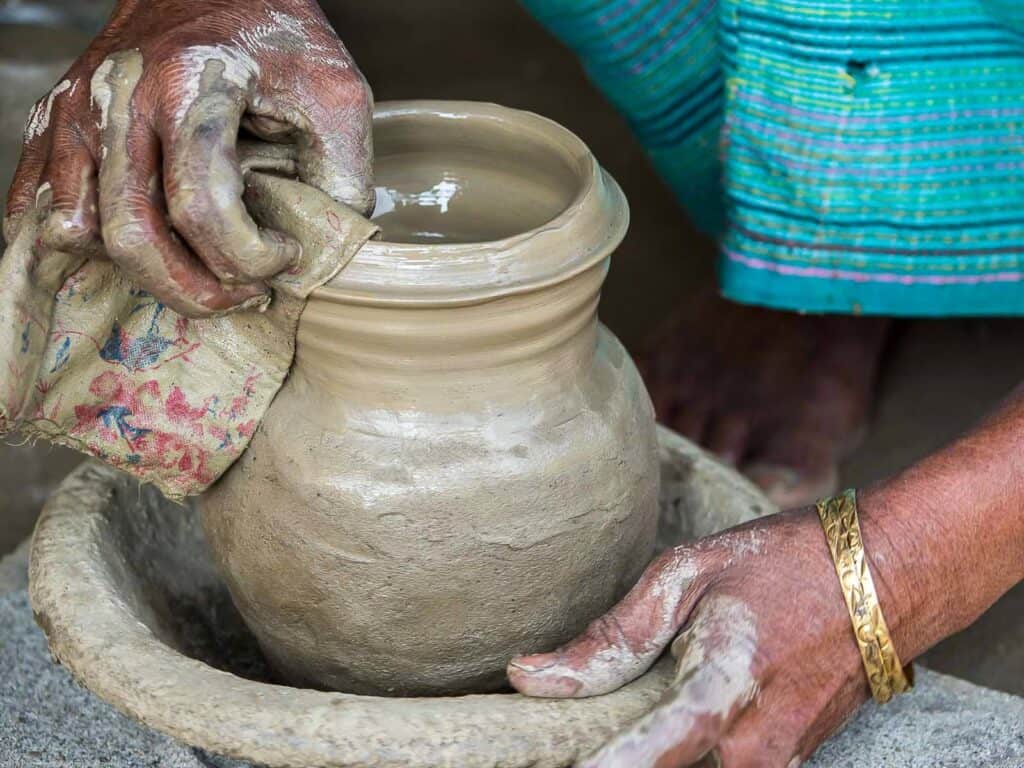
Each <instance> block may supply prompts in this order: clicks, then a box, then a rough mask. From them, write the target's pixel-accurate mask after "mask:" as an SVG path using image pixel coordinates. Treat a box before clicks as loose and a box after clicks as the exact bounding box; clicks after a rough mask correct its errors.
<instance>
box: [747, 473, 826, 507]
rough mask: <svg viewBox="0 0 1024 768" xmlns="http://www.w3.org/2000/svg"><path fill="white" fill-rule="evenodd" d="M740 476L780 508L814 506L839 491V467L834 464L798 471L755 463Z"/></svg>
mask: <svg viewBox="0 0 1024 768" xmlns="http://www.w3.org/2000/svg"><path fill="white" fill-rule="evenodd" d="M743 474H744V475H746V476H747V478H748V479H749V480H751V481H752V482H753V483H754V484H756V485H757V486H758V487H759V488H760V489H761V490H762V491H764V494H765V496H767V497H768V498H769V499H771V500H772V501H773V502H775V504H777V505H778V506H779V508H781V509H793V508H794V507H805V506H807V505H808V504H813V503H814V502H815V501H817V500H818V499H822V498H825V497H826V496H831V495H832V494H834V493H835V492H836V491H837V490H839V468H838V467H837V466H836V464H835V463H832V464H829V465H827V466H822V467H818V468H816V469H808V468H802V469H797V468H794V467H788V466H785V465H784V464H775V463H770V462H754V463H751V464H748V465H746V466H745V467H743Z"/></svg>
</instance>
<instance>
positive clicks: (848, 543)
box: [817, 490, 914, 704]
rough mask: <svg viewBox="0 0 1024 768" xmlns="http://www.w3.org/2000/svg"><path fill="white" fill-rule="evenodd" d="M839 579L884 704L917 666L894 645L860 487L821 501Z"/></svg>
mask: <svg viewBox="0 0 1024 768" xmlns="http://www.w3.org/2000/svg"><path fill="white" fill-rule="evenodd" d="M817 507H818V517H820V518H821V524H822V526H823V527H824V529H825V538H826V539H827V540H828V548H829V551H831V552H832V560H833V562H835V566H836V573H837V574H838V575H839V585H840V587H841V588H842V590H843V597H845V598H846V607H847V609H848V610H849V612H850V620H851V621H852V622H853V635H854V637H855V638H856V639H857V646H858V647H859V648H860V657H861V659H862V660H863V661H864V671H865V672H866V673H867V676H868V684H869V685H870V686H871V695H872V696H874V697H875V701H877V702H878V703H879V704H885V703H886V702H887V701H889V700H890V699H891V698H892V697H893V696H895V695H896V694H898V693H903V692H904V691H907V690H909V689H910V688H911V686H912V685H913V682H914V674H913V669H912V668H907V669H906V670H904V669H903V666H902V665H901V664H900V660H899V657H897V655H896V649H895V648H893V646H892V638H891V637H890V636H889V628H888V627H887V626H886V623H885V619H884V618H883V617H882V608H881V606H880V605H879V604H878V593H877V592H876V591H875V582H874V580H873V579H872V578H871V571H870V570H868V564H867V560H865V559H864V541H863V539H862V538H861V534H860V522H859V521H858V519H857V495H856V491H853V490H849V491H844V492H843V493H841V494H840V495H838V496H833V497H832V498H830V499H823V500H822V501H819V502H818V504H817Z"/></svg>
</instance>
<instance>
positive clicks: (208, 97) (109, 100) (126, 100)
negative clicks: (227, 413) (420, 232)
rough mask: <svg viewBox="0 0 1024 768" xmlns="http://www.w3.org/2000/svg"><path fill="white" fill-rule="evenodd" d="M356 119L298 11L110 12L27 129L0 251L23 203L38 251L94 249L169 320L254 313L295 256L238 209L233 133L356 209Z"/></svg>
mask: <svg viewBox="0 0 1024 768" xmlns="http://www.w3.org/2000/svg"><path fill="white" fill-rule="evenodd" d="M371 111H372V97H371V95H370V91H369V88H368V87H367V85H366V82H365V81H364V79H363V77H362V75H361V74H360V72H359V70H358V69H357V68H356V66H355V64H354V63H353V61H352V58H351V57H350V56H349V54H348V52H347V51H346V50H345V47H344V46H343V45H342V43H341V41H340V40H339V39H338V37H337V35H336V34H335V33H334V31H333V30H332V29H331V27H330V25H329V24H328V22H327V20H326V18H325V17H324V16H323V14H322V12H321V11H320V9H319V7H318V6H317V4H316V3H315V2H314V1H313V0H204V1H203V2H201V3H200V2H193V1H192V0H148V1H146V2H143V0H121V2H119V3H118V6H117V10H116V11H115V13H114V15H113V17H112V18H111V20H110V22H109V23H108V25H107V27H106V28H105V29H104V30H103V32H102V33H101V34H100V36H99V37H98V38H97V39H96V40H95V41H94V42H93V43H92V45H91V46H90V47H89V49H88V50H87V51H86V52H85V53H84V54H83V55H82V57H81V58H80V59H79V60H78V61H77V62H76V63H75V64H74V65H73V66H72V67H71V69H70V70H69V72H68V73H67V76H66V77H65V78H64V79H63V80H62V81H61V82H60V83H59V84H58V85H57V86H56V87H55V88H54V89H53V90H52V91H51V92H50V94H49V95H48V96H46V97H45V98H43V99H42V100H40V101H39V103H38V104H37V105H36V108H35V109H34V110H33V112H32V114H31V116H30V118H29V122H28V125H27V127H26V131H25V145H24V150H23V154H22V159H21V163H20V164H19V166H18V170H17V173H16V175H15V179H14V183H13V185H12V187H11V192H10V195H9V197H8V201H7V211H6V214H7V215H6V217H5V220H4V235H5V238H6V239H7V240H8V242H10V241H12V240H13V239H14V234H15V232H16V231H17V226H18V221H19V219H20V217H21V216H22V215H23V214H24V213H25V212H26V211H27V210H28V209H29V208H31V207H32V206H33V205H35V204H37V200H38V204H39V205H48V206H49V208H50V211H51V212H50V214H49V217H48V219H47V220H46V222H45V224H44V227H43V230H42V232H43V234H42V238H41V239H42V245H43V246H44V247H47V248H51V249H54V250H57V251H63V252H66V253H71V254H76V255H79V256H81V255H90V256H98V255H99V254H101V253H102V250H103V249H102V248H101V236H102V244H105V245H106V252H107V253H108V254H109V256H110V258H111V259H113V260H114V261H115V262H116V263H117V264H118V265H119V266H121V267H122V268H123V269H124V270H125V271H126V272H127V273H128V275H129V276H130V277H131V278H132V279H133V280H134V281H135V282H136V283H137V284H138V285H139V286H140V287H142V288H144V289H145V290H147V291H149V292H150V293H152V294H153V295H154V296H155V297H156V298H157V299H158V300H160V301H161V302H163V303H165V304H167V305H168V306H170V307H171V308H173V309H175V310H177V311H179V312H181V313H183V314H187V315H191V316H204V315H210V314H216V313H221V312H225V311H229V310H231V309H236V308H239V307H245V306H252V305H254V304H258V303H260V302H262V301H264V297H265V293H266V287H265V285H264V284H263V282H262V281H263V280H264V279H266V278H268V277H270V276H272V275H274V274H276V273H278V272H280V271H281V270H283V269H287V268H288V267H289V266H290V265H291V264H292V263H293V261H294V260H295V259H296V257H297V256H298V244H297V243H296V242H295V241H293V240H292V239H291V238H290V237H288V236H286V235H284V234H281V233H278V232H272V231H268V230H260V229H259V228H258V227H257V226H256V224H255V223H254V222H253V220H252V219H251V218H250V217H249V215H248V213H247V212H246V210H245V208H244V206H243V204H242V199H241V194H242V173H241V171H240V169H239V165H238V159H237V157H236V149H235V144H236V140H237V135H238V130H239V125H240V124H241V125H242V126H243V127H244V128H246V129H248V130H249V131H250V132H251V133H253V134H255V135H256V136H258V137H259V138H262V139H266V140H270V141H276V142H289V143H293V144H294V145H295V146H296V150H297V154H296V157H297V163H296V168H295V170H296V171H297V173H298V175H299V177H300V178H301V179H302V180H304V181H306V182H308V183H309V184H312V185H314V186H316V187H319V188H320V189H322V190H324V191H325V192H327V193H328V194H330V195H332V196H333V197H334V198H335V199H337V200H341V201H343V202H346V203H349V204H350V205H353V206H354V207H356V208H358V209H360V210H361V211H366V210H368V209H369V208H370V207H372V186H371V162H372V149H371V144H370V118H371ZM172 227H173V230H172ZM197 257H198V258H197Z"/></svg>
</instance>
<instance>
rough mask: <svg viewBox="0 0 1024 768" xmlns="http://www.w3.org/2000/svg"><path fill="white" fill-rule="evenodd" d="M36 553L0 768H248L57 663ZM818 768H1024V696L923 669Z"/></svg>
mask: <svg viewBox="0 0 1024 768" xmlns="http://www.w3.org/2000/svg"><path fill="white" fill-rule="evenodd" d="M26 563H27V549H26V548H24V547H21V548H19V550H18V551H17V552H15V554H13V555H11V556H10V557H8V558H6V559H4V560H2V561H0V670H2V672H0V768H53V767H54V766H74V767H75V768H101V767H102V768H141V767H142V766H146V767H147V768H247V764H245V763H241V762H237V761H233V760H225V759H223V758H217V757H213V756H210V755H207V754H205V753H203V752H201V751H199V750H195V749H193V748H191V747H187V746H184V745H181V744H179V743H177V742H175V741H174V740H173V739H170V738H169V737H166V736H163V735H161V734H158V733H156V732H154V731H151V730H149V729H147V728H145V727H143V726H141V725H138V724H137V723H135V722H133V721H131V720H129V719H128V718H126V717H124V716H122V715H121V714H119V713H118V712H117V711H116V710H115V709H114V708H112V707H110V706H109V705H107V704H105V703H103V702H102V701H100V700H99V699H97V698H96V697H95V696H93V695H92V694H90V693H89V692H88V691H86V690H84V689H82V688H80V687H78V686H77V685H75V683H74V682H73V681H72V679H71V676H70V675H69V674H68V673H67V672H66V671H65V670H64V669H63V668H62V667H60V666H58V665H56V664H54V663H53V662H52V661H51V660H50V656H49V652H48V651H47V647H46V640H45V638H44V637H43V634H42V632H41V631H40V630H39V629H38V628H37V627H36V625H35V622H34V621H33V619H32V611H31V608H30V607H29V604H28V595H27V593H26V592H25V590H24V581H25V566H26ZM808 765H809V766H813V768H864V767H865V766H884V768H958V767H960V766H965V767H966V766H980V767H983V768H1011V767H1015V766H1024V698H1019V697H1016V696H1010V695H1008V694H1003V693H997V692H995V691H991V690H988V689H985V688H980V687H978V686H975V685H972V684H970V683H966V682H963V681H961V680H957V679H955V678H951V677H947V676H944V675H939V674H937V673H934V672H929V671H927V670H923V669H919V670H918V684H917V687H916V689H915V690H914V692H913V693H911V694H910V695H907V696H903V697H900V698H899V699H897V700H896V701H894V702H893V703H892V704H890V705H888V706H886V707H885V708H880V707H876V706H874V705H870V704H869V705H867V706H866V707H864V709H863V710H862V711H861V712H860V713H859V714H858V716H857V717H856V718H855V719H854V720H853V721H852V722H851V723H850V725H849V726H848V727H847V728H846V730H844V731H843V732H842V733H840V734H839V735H838V736H836V737H835V738H834V739H833V740H832V741H830V742H829V743H828V744H826V745H825V746H824V747H822V749H821V750H819V752H818V754H817V755H815V757H814V758H813V759H812V760H811V762H810V763H809V764H808Z"/></svg>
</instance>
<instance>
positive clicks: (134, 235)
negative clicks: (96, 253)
mask: <svg viewBox="0 0 1024 768" xmlns="http://www.w3.org/2000/svg"><path fill="white" fill-rule="evenodd" d="M103 242H104V244H105V245H106V246H107V251H108V253H109V254H110V257H111V258H113V259H115V260H121V261H126V260H129V259H131V258H133V257H134V256H135V254H136V253H138V251H139V249H140V248H142V247H144V246H145V245H146V244H147V243H148V242H149V232H148V231H147V228H146V227H145V225H144V224H143V223H142V221H140V220H138V219H134V218H129V217H127V216H118V217H116V218H114V219H113V220H108V221H107V222H106V223H105V224H104V225H103Z"/></svg>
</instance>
